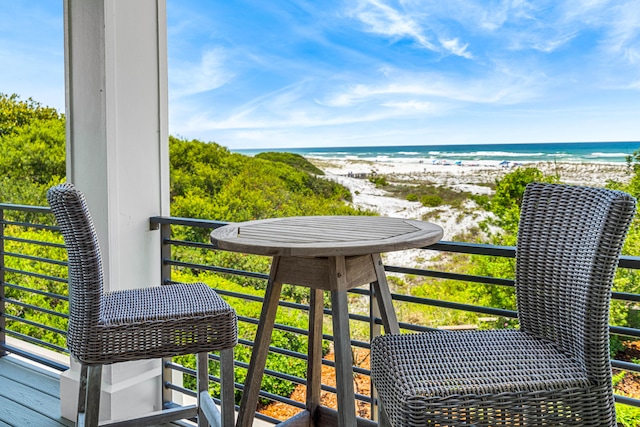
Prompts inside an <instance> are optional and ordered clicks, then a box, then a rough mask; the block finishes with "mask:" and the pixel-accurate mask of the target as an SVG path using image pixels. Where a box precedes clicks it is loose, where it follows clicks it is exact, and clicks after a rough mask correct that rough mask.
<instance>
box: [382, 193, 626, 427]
mask: <svg viewBox="0 0 640 427" xmlns="http://www.w3.org/2000/svg"><path fill="white" fill-rule="evenodd" d="M635 209H636V208H635V199H633V198H632V197H631V196H629V195H628V194H626V193H623V192H620V191H613V190H606V189H596V188H587V187H576V186H567V185H559V184H539V183H534V184H530V185H528V186H527V188H526V191H525V195H524V200H523V203H522V211H521V217H520V226H519V231H518V242H517V250H516V297H517V306H518V317H519V321H520V329H519V330H489V331H465V332H446V331H437V332H426V333H420V334H401V335H385V336H381V337H378V338H376V339H375V340H374V342H373V343H372V348H371V352H372V367H371V377H372V379H373V383H374V385H375V387H376V389H377V390H378V393H379V395H380V400H381V403H382V405H381V407H382V410H381V414H380V418H381V423H380V425H381V426H384V425H387V426H388V425H392V426H395V427H398V426H443V427H444V426H456V427H457V426H467V427H468V426H475V427H489V426H491V427H496V426H583V427H586V426H592V427H604V426H610V427H614V426H615V425H616V417H615V407H614V400H613V391H612V385H611V365H610V360H609V323H608V321H609V302H610V298H611V285H612V281H613V277H614V273H615V270H616V268H617V265H618V258H619V256H620V251H621V248H622V244H623V242H624V238H625V236H626V232H627V229H628V227H629V224H630V222H631V220H632V218H633V215H634V214H635Z"/></svg>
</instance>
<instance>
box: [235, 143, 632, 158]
mask: <svg viewBox="0 0 640 427" xmlns="http://www.w3.org/2000/svg"><path fill="white" fill-rule="evenodd" d="M636 150H640V141H634V142H583V143H579V142H577V143H539V144H483V145H422V146H415V145H410V146H409V145H407V146H388V147H387V146H380V147H315V148H282V149H260V150H257V149H253V150H252V149H245V150H234V151H236V152H238V153H242V154H246V155H255V154H257V153H260V152H263V151H278V152H289V153H296V154H300V155H302V156H305V157H315V158H324V159H358V160H371V161H392V162H403V161H406V162H415V161H424V162H427V161H429V162H439V161H447V162H451V163H454V162H456V161H459V162H464V163H469V162H485V161H491V162H496V161H498V162H500V161H507V162H540V161H545V162H548V161H558V162H579V163H585V162H587V163H609V162H615V163H624V162H626V158H627V156H629V155H631V154H633V153H634V152H635V151H636Z"/></svg>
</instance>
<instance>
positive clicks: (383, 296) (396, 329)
mask: <svg viewBox="0 0 640 427" xmlns="http://www.w3.org/2000/svg"><path fill="white" fill-rule="evenodd" d="M371 257H372V258H373V265H374V267H375V269H376V278H377V280H376V281H375V282H373V289H374V291H375V293H376V297H377V300H378V307H379V308H380V315H381V316H382V324H383V326H384V333H385V334H396V335H397V334H399V333H400V326H399V325H398V318H397V317H396V311H395V308H393V301H392V299H391V291H390V290H389V284H388V283H387V275H386V274H385V272H384V264H382V258H380V254H373V255H372V256H371Z"/></svg>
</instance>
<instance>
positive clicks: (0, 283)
mask: <svg viewBox="0 0 640 427" xmlns="http://www.w3.org/2000/svg"><path fill="white" fill-rule="evenodd" d="M6 326H7V322H6V318H5V302H4V209H2V208H0V357H2V356H6V355H7V352H6V351H5V344H6V343H7V342H6V334H5V332H4V330H5V328H6Z"/></svg>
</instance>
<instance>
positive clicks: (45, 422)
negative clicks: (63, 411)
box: [0, 357, 73, 427]
mask: <svg viewBox="0 0 640 427" xmlns="http://www.w3.org/2000/svg"><path fill="white" fill-rule="evenodd" d="M59 390H60V385H59V380H58V379H57V378H56V376H55V374H53V373H51V374H47V373H45V372H44V371H42V372H40V371H38V370H35V369H29V368H28V366H26V365H25V364H23V363H20V362H18V361H16V360H15V359H12V358H8V357H2V358H0V426H7V425H8V426H41V427H66V426H72V425H73V423H72V422H70V421H68V420H65V419H63V418H62V417H61V416H60V399H59V397H58V396H59V393H60V391H59Z"/></svg>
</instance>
